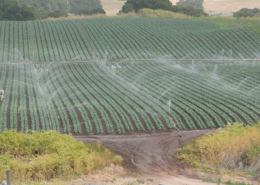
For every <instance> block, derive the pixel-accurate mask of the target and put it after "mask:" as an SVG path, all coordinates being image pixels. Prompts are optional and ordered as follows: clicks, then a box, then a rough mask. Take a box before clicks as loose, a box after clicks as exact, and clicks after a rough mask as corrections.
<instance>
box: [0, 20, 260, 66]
mask: <svg viewBox="0 0 260 185" xmlns="http://www.w3.org/2000/svg"><path fill="white" fill-rule="evenodd" d="M0 53H1V54H0V62H2V63H8V62H9V63H10V62H11V63H12V62H34V63H39V62H40V63H42V62H61V61H89V60H100V59H106V60H112V61H116V60H122V59H151V58H152V59H154V58H162V57H164V58H165V57H166V58H171V59H185V58H188V59H190V58H192V59H212V58H235V59H241V58H247V59H250V58H257V57H259V53H260V37H259V36H258V35H257V34H256V33H254V32H252V31H250V30H249V29H244V28H238V29H229V30H223V29H221V28H219V27H217V26H215V25H213V24H211V23H209V22H206V21H194V20H173V19H147V18H138V19H137V18H100V19H86V20H65V21H34V22H30V21H29V22H14V21H13V22H0Z"/></svg>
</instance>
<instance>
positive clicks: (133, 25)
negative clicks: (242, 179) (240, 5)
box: [0, 18, 260, 134]
mask: <svg viewBox="0 0 260 185" xmlns="http://www.w3.org/2000/svg"><path fill="white" fill-rule="evenodd" d="M0 28H1V29H0V52H1V55H0V89H2V88H3V89H4V90H5V97H4V100H3V101H0V117H1V119H0V132H2V131H4V130H5V129H6V128H8V129H16V130H18V131H21V132H27V131H28V130H36V131H39V130H48V129H53V130H56V131H59V132H62V133H73V134H132V133H139V132H140V133H142V132H153V131H157V132H160V131H174V130H187V129H205V128H217V127H222V126H224V125H225V124H227V123H228V122H242V123H245V124H249V125H253V124H255V123H256V122H257V121H260V119H259V117H260V112H259V108H260V104H259V101H260V95H259V93H258V92H259V88H260V84H259V81H260V75H259V71H260V63H259V61H258V60H257V58H259V54H260V37H259V36H258V35H257V34H255V33H254V32H252V31H250V30H248V29H244V28H239V29H229V30H225V29H221V28H219V27H217V26H215V25H213V24H211V23H208V22H206V21H194V20H171V19H142V18H138V19H137V18H117V19H111V18H109V19H108V18H106V19H105V18H100V19H87V20H73V21H69V20H67V21H55V22H54V21H44V22H41V21H35V22H0Z"/></svg>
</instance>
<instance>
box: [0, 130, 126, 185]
mask: <svg viewBox="0 0 260 185" xmlns="http://www.w3.org/2000/svg"><path fill="white" fill-rule="evenodd" d="M121 162H122V158H121V157H120V156H117V155H115V154H114V153H112V152H111V151H110V150H108V149H106V148H105V147H102V146H101V142H99V143H97V144H87V145H85V144H84V143H83V142H78V141H76V139H75V138H73V137H72V136H71V135H66V134H60V133H58V132H55V131H45V132H38V133H37V132H30V133H27V134H25V133H17V132H16V131H10V130H6V131H4V132H3V133H1V134H0V179H5V176H6V170H9V169H10V170H11V173H12V180H14V181H20V182H25V181H41V180H45V181H47V180H50V179H52V178H62V177H63V178H66V179H68V178H70V177H75V176H79V175H82V174H87V173H88V172H89V171H91V170H94V169H99V168H102V167H104V166H107V165H108V164H110V163H114V164H116V163H121Z"/></svg>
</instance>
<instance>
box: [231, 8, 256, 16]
mask: <svg viewBox="0 0 260 185" xmlns="http://www.w3.org/2000/svg"><path fill="white" fill-rule="evenodd" d="M233 16H234V17H236V18H241V17H244V18H246V17H260V9H258V8H254V9H248V8H242V9H241V10H239V11H238V12H235V13H233Z"/></svg>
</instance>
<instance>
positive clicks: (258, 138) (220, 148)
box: [177, 122, 260, 172]
mask: <svg viewBox="0 0 260 185" xmlns="http://www.w3.org/2000/svg"><path fill="white" fill-rule="evenodd" d="M177 158H178V159H180V160H181V161H182V162H189V163H191V164H192V165H193V166H194V167H195V168H201V169H202V170H204V171H207V170H210V169H214V168H216V167H217V168H226V169H228V170H242V171H245V170H248V171H252V172H259V171H260V122H258V123H257V124H256V125H254V126H249V125H247V126H244V125H243V124H241V123H234V124H233V125H232V124H230V123H229V124H228V125H226V126H225V127H224V128H221V129H219V130H218V131H217V132H215V133H214V134H212V133H210V134H207V135H206V136H202V137H200V138H198V139H195V140H193V141H192V142H191V143H189V144H186V145H185V146H184V147H183V148H180V149H178V154H177Z"/></svg>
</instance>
